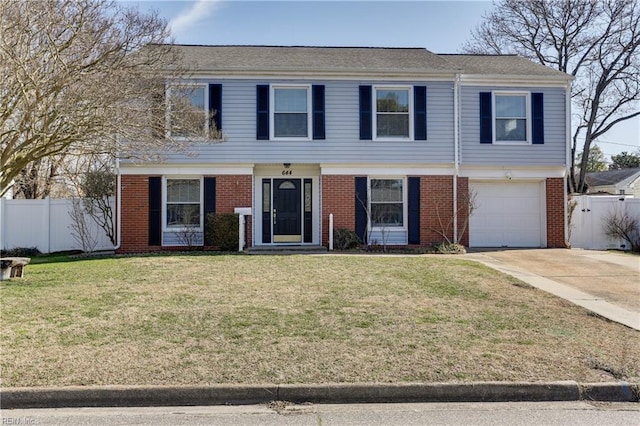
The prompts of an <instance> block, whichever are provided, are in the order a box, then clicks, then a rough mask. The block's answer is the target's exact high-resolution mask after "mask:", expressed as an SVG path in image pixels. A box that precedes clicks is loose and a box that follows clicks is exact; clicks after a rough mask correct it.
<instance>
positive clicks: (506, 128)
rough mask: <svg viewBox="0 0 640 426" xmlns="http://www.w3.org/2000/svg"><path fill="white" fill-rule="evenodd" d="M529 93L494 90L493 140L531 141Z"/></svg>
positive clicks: (505, 141) (500, 141)
mask: <svg viewBox="0 0 640 426" xmlns="http://www.w3.org/2000/svg"><path fill="white" fill-rule="evenodd" d="M530 104H531V103H530V101H529V93H522V92H494V93H493V111H494V119H493V126H494V132H493V134H494V142H496V143H529V141H531V119H530V114H531V112H530V110H529V109H530V108H529V105H530Z"/></svg>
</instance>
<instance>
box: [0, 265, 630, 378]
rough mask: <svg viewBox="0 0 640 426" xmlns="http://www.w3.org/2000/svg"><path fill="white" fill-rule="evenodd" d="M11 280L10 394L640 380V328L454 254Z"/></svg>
mask: <svg viewBox="0 0 640 426" xmlns="http://www.w3.org/2000/svg"><path fill="white" fill-rule="evenodd" d="M25 272H26V276H25V278H23V279H16V280H11V281H8V282H7V281H5V282H1V283H0V297H1V309H2V311H1V324H0V325H1V326H0V338H1V342H2V346H1V347H2V349H1V353H0V363H1V367H2V372H1V377H2V386H5V387H9V386H67V385H107V384H122V385H125V384H126V385H145V384H147V385H153V384H156V385H169V384H199V385H206V384H213V383H234V382H237V383H303V382H307V383H325V382H422V381H426V382H441V381H480V380H499V381H502V380H508V381H540V380H577V381H584V382H591V381H611V380H615V379H616V378H617V379H625V380H635V381H637V380H638V379H639V377H640V372H639V369H640V333H639V332H637V331H634V330H631V329H628V328H626V327H624V326H622V325H619V324H615V323H611V322H609V321H606V320H603V319H601V318H598V317H596V316H593V315H591V314H589V312H587V311H586V310H583V309H581V308H578V307H575V306H573V305H571V304H570V303H568V302H565V301H563V300H560V299H557V298H555V297H552V296H550V295H548V294H546V293H543V292H541V291H538V290H535V289H532V288H530V287H527V286H526V285H525V284H523V283H521V282H520V281H518V280H515V279H513V278H510V277H508V276H505V275H502V274H500V273H497V272H494V271H493V270H491V269H489V268H487V267H484V266H482V265H480V264H477V263H475V262H471V261H466V260H464V259H462V258H450V257H444V256H413V257H401V256H375V255H372V256H308V255H307V256H215V255H214V256H210V255H193V256H189V255H171V256H149V257H128V258H110V259H93V260H78V261H72V262H61V263H41V264H33V265H29V266H28V267H27V269H26V270H25Z"/></svg>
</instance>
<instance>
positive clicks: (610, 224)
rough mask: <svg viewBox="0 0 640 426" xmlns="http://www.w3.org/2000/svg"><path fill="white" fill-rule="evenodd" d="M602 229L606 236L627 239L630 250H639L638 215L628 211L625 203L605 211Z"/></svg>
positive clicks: (639, 222)
mask: <svg viewBox="0 0 640 426" xmlns="http://www.w3.org/2000/svg"><path fill="white" fill-rule="evenodd" d="M602 229H603V231H604V233H605V234H606V235H607V236H608V237H611V238H619V239H621V240H625V241H627V242H628V243H629V245H630V248H631V251H633V252H636V253H638V252H640V217H638V215H637V214H634V213H632V212H630V211H629V209H627V206H626V205H625V206H624V207H623V208H615V209H612V210H611V211H610V212H609V213H607V215H606V216H605V217H604V221H603V224H602Z"/></svg>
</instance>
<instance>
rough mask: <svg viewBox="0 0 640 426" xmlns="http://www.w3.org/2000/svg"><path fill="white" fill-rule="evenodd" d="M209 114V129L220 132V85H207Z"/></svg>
mask: <svg viewBox="0 0 640 426" xmlns="http://www.w3.org/2000/svg"><path fill="white" fill-rule="evenodd" d="M209 113H210V114H211V127H214V126H215V128H216V129H218V130H222V84H210V85H209Z"/></svg>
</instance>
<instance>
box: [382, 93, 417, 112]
mask: <svg viewBox="0 0 640 426" xmlns="http://www.w3.org/2000/svg"><path fill="white" fill-rule="evenodd" d="M376 106H377V111H378V112H409V91H408V90H376Z"/></svg>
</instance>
